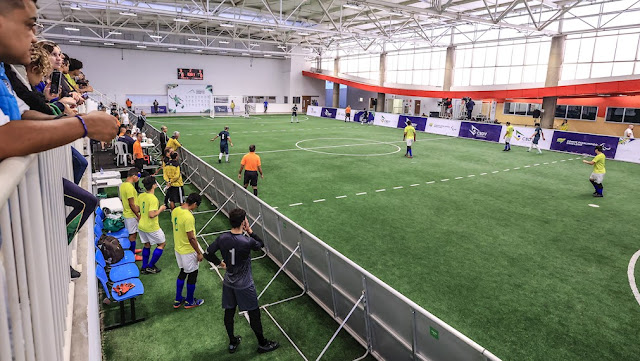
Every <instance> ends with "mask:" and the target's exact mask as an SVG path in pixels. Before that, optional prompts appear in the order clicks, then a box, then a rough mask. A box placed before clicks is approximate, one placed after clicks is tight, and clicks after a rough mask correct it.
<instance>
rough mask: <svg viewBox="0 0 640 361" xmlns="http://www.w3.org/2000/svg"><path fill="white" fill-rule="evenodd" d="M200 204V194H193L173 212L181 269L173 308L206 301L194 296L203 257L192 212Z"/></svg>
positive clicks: (177, 254) (172, 221)
mask: <svg viewBox="0 0 640 361" xmlns="http://www.w3.org/2000/svg"><path fill="white" fill-rule="evenodd" d="M200 202H202V197H201V196H200V194H198V193H191V194H189V196H188V197H187V201H186V202H184V203H182V205H181V206H180V207H176V208H175V209H174V210H173V211H172V212H171V224H172V226H173V227H172V228H173V242H174V247H175V253H176V262H178V267H179V268H180V274H178V280H177V281H176V299H175V301H174V303H173V308H179V307H180V306H181V305H182V303H183V302H184V308H194V307H198V306H200V305H202V304H203V303H204V300H202V299H197V298H195V296H194V293H195V291H196V281H197V279H198V264H199V262H202V259H203V256H202V252H201V251H200V246H199V245H198V240H197V239H196V220H195V218H194V217H193V214H192V213H191V212H193V211H194V210H196V208H198V206H199V205H200ZM185 280H186V281H187V297H186V298H185V297H182V289H183V288H184V283H185Z"/></svg>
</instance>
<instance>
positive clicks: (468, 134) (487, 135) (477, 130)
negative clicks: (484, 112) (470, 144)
mask: <svg viewBox="0 0 640 361" xmlns="http://www.w3.org/2000/svg"><path fill="white" fill-rule="evenodd" d="M501 132H502V126H501V125H495V124H482V123H470V122H461V123H460V132H459V134H458V136H459V137H464V138H472V139H480V140H488V141H491V142H499V141H500V133H501Z"/></svg>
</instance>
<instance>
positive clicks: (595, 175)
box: [589, 173, 604, 184]
mask: <svg viewBox="0 0 640 361" xmlns="http://www.w3.org/2000/svg"><path fill="white" fill-rule="evenodd" d="M589 179H590V180H592V181H594V182H596V183H598V184H602V181H603V180H604V173H591V176H590V177H589Z"/></svg>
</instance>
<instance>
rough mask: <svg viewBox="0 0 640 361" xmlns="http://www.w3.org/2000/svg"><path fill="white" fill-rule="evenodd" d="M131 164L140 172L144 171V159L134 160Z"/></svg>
mask: <svg viewBox="0 0 640 361" xmlns="http://www.w3.org/2000/svg"><path fill="white" fill-rule="evenodd" d="M133 164H134V166H135V167H136V168H138V170H139V171H140V172H142V171H143V170H144V158H140V159H136V160H134V161H133Z"/></svg>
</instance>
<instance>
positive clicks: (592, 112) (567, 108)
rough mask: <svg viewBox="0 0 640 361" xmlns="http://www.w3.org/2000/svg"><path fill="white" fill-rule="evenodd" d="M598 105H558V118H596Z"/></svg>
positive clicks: (556, 115)
mask: <svg viewBox="0 0 640 361" xmlns="http://www.w3.org/2000/svg"><path fill="white" fill-rule="evenodd" d="M597 115H598V107H590V106H582V105H558V106H557V107H556V114H555V117H556V118H563V119H575V120H596V116H597Z"/></svg>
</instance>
